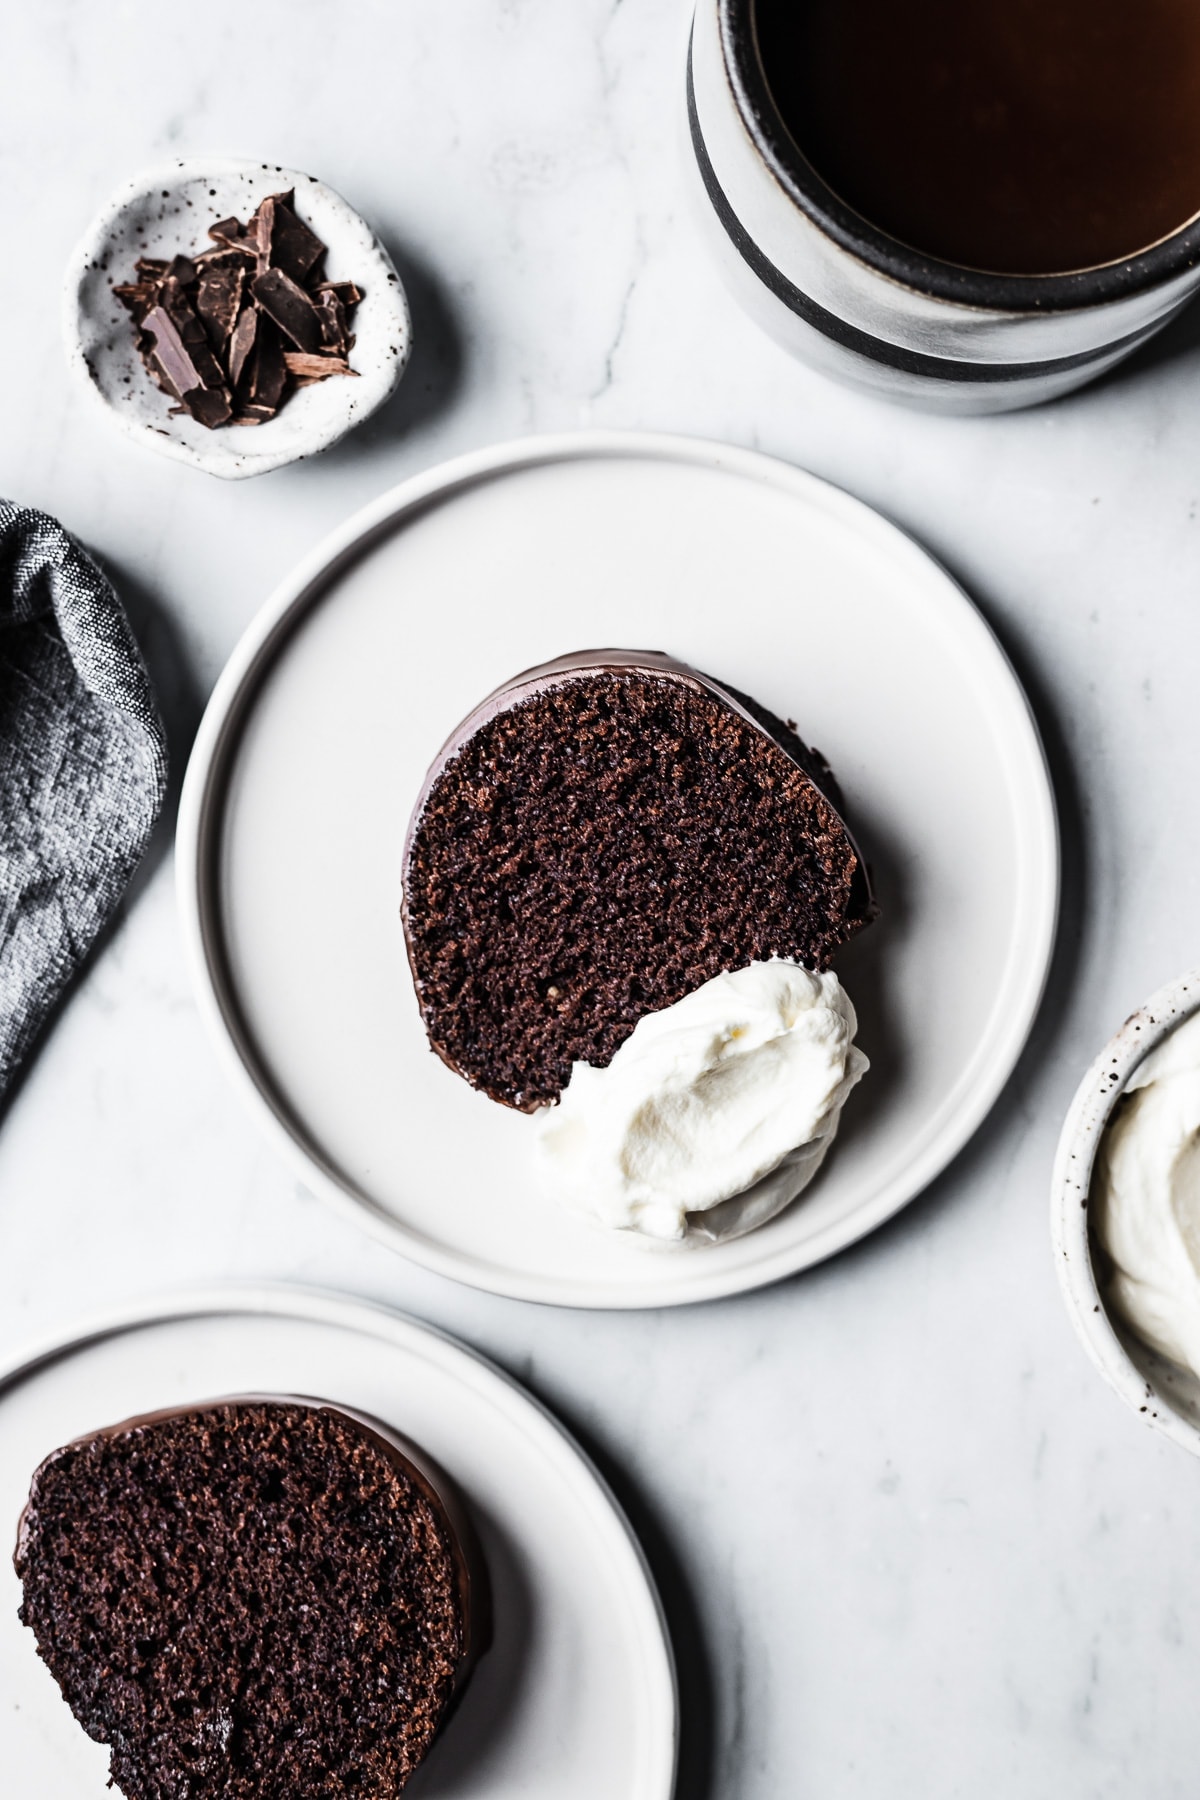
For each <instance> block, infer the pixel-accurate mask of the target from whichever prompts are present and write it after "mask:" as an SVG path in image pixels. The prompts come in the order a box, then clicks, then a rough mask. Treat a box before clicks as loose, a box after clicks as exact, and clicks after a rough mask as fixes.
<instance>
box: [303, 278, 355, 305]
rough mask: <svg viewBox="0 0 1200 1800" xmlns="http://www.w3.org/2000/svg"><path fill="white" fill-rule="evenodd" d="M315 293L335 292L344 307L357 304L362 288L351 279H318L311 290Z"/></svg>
mask: <svg viewBox="0 0 1200 1800" xmlns="http://www.w3.org/2000/svg"><path fill="white" fill-rule="evenodd" d="M312 292H313V295H314V297H315V296H316V295H317V294H336V295H337V297H338V299H339V300H340V301H341V303H342V305H343V306H345V307H351V306H357V305H358V303H359V301H360V300H361V299H362V289H361V288H357V287H355V285H354V283H353V282H352V281H319V282H318V283H317V285H316V287H315V288H313V290H312Z"/></svg>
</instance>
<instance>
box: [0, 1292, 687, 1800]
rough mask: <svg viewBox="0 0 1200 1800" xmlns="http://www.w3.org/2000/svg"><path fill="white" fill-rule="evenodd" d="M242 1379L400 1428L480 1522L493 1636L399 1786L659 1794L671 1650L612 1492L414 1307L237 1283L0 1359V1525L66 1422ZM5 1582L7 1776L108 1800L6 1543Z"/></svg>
mask: <svg viewBox="0 0 1200 1800" xmlns="http://www.w3.org/2000/svg"><path fill="white" fill-rule="evenodd" d="M247 1392H250V1393H297V1394H314V1395H319V1396H321V1397H322V1398H324V1399H329V1400H334V1401H342V1402H344V1403H346V1404H350V1405H353V1406H356V1407H360V1408H361V1409H362V1410H363V1411H364V1412H368V1413H372V1414H374V1415H375V1417H377V1418H380V1419H382V1420H384V1421H385V1422H386V1423H387V1424H389V1425H393V1426H395V1427H396V1428H397V1429H398V1430H399V1431H402V1432H404V1433H405V1434H406V1435H408V1436H410V1437H411V1438H413V1439H414V1440H415V1441H416V1442H417V1443H418V1444H420V1445H422V1446H423V1447H424V1448H425V1449H426V1450H428V1451H429V1453H430V1455H431V1456H432V1457H433V1458H434V1459H435V1460H436V1461H437V1462H438V1463H440V1464H441V1466H442V1467H443V1468H444V1469H445V1470H446V1471H447V1473H448V1474H450V1475H451V1476H452V1478H453V1479H454V1481H455V1482H456V1483H457V1484H458V1487H459V1488H460V1490H461V1491H462V1493H463V1495H464V1497H465V1498H466V1501H467V1503H468V1505H469V1507H470V1510H471V1515H472V1518H473V1519H474V1521H475V1524H476V1526H477V1528H478V1530H479V1535H480V1538H481V1541H482V1545H483V1551H484V1556H485V1558H486V1561H487V1565H488V1573H489V1576H490V1579H491V1583H492V1598H493V1606H494V1611H495V1626H494V1637H493V1642H492V1646H491V1648H490V1649H489V1650H488V1652H487V1653H486V1655H485V1656H484V1657H483V1658H482V1660H481V1661H480V1663H479V1665H478V1667H477V1668H476V1669H475V1671H474V1673H473V1674H472V1676H471V1681H470V1684H469V1686H468V1687H467V1689H466V1691H465V1693H464V1695H463V1699H462V1703H461V1705H460V1707H459V1708H458V1710H457V1712H456V1713H455V1715H454V1717H453V1718H452V1719H451V1720H450V1721H449V1722H448V1724H447V1726H446V1730H445V1734H444V1736H442V1737H441V1738H439V1739H438V1741H437V1742H436V1743H435V1744H434V1747H433V1749H432V1750H431V1751H430V1753H429V1757H428V1760H427V1761H426V1762H425V1764H424V1765H423V1766H422V1767H421V1769H419V1770H418V1772H417V1774H416V1775H415V1776H414V1777H413V1780H412V1781H411V1782H410V1783H409V1785H408V1787H407V1788H406V1789H405V1796H406V1800H408V1797H409V1796H411V1797H412V1800H418V1797H420V1800H451V1797H452V1800H473V1797H475V1796H478V1800H563V1796H564V1795H566V1794H569V1795H571V1796H572V1800H615V1797H616V1796H620V1800H670V1796H671V1791H672V1787H673V1784H674V1770H675V1748H676V1736H677V1718H676V1711H677V1708H676V1696H675V1679H674V1666H673V1663H672V1659H671V1651H670V1646H669V1644H668V1642H667V1638H666V1632H665V1626H664V1623H663V1618H662V1613H661V1610H660V1608H659V1604H658V1599H657V1596H656V1594H655V1591H654V1587H653V1583H652V1580H651V1576H650V1573H649V1570H648V1569H647V1567H646V1564H645V1561H644V1559H643V1557H642V1554H641V1551H640V1549H639V1548H638V1545H637V1543H636V1542H635V1540H634V1538H633V1535H632V1533H631V1532H630V1529H629V1526H628V1525H627V1523H626V1521H625V1519H624V1517H623V1515H622V1514H621V1512H620V1510H619V1508H618V1506H617V1504H616V1501H615V1500H614V1499H613V1497H612V1495H611V1494H610V1493H609V1491H608V1489H607V1488H606V1487H605V1485H604V1482H603V1481H602V1480H601V1478H600V1476H599V1475H598V1474H597V1473H596V1471H595V1469H593V1468H592V1466H591V1465H590V1463H589V1462H588V1461H587V1459H586V1458H585V1457H584V1455H583V1453H582V1452H581V1451H580V1450H579V1449H578V1447H577V1446H576V1445H575V1444H574V1443H573V1442H572V1441H571V1439H570V1438H569V1437H568V1436H567V1434H566V1433H565V1432H564V1431H563V1429H562V1428H561V1426H559V1425H558V1424H556V1422H555V1421H554V1420H553V1419H552V1418H551V1417H550V1415H549V1414H548V1413H547V1412H545V1411H544V1410H543V1408H542V1407H540V1406H539V1405H538V1404H537V1403H536V1402H535V1401H534V1400H532V1399H530V1397H529V1396H528V1395H527V1394H525V1393H524V1392H523V1391H522V1390H521V1389H520V1388H519V1387H517V1386H516V1384H515V1383H514V1382H512V1381H510V1380H509V1379H508V1378H507V1376H504V1375H502V1374H501V1373H500V1372H499V1371H498V1370H497V1369H494V1368H492V1367H491V1365H490V1364H488V1363H485V1362H483V1361H482V1360H481V1359H480V1358H479V1357H478V1356H475V1355H473V1354H472V1353H471V1352H470V1351H468V1350H464V1349H463V1348H462V1347H461V1346H460V1345H458V1344H456V1343H454V1342H453V1341H452V1340H451V1339H450V1338H447V1337H444V1336H442V1334H441V1333H440V1332H436V1331H432V1330H430V1329H429V1328H428V1327H427V1326H424V1325H419V1324H417V1322H416V1321H415V1320H413V1319H407V1318H403V1317H400V1316H398V1315H397V1314H395V1313H390V1312H385V1311H383V1310H382V1309H379V1308H376V1307H372V1306H368V1305H366V1304H365V1303H363V1302H360V1301H352V1300H347V1299H343V1298H341V1297H340V1296H335V1295H331V1294H316V1293H311V1292H306V1291H304V1290H301V1289H288V1288H234V1289H224V1290H219V1291H216V1292H205V1293H195V1294H181V1295H176V1296H174V1297H173V1298H171V1299H169V1300H165V1301H163V1302H161V1303H159V1304H155V1305H150V1306H144V1307H141V1308H139V1309H137V1310H132V1309H131V1310H128V1311H126V1312H123V1313H121V1314H116V1315H112V1316H110V1317H107V1318H104V1319H101V1320H97V1321H94V1322H92V1323H91V1324H89V1325H88V1326H87V1327H86V1328H85V1329H84V1330H82V1331H81V1333H80V1334H79V1335H78V1336H76V1337H74V1338H73V1339H71V1340H69V1341H66V1342H56V1343H54V1344H50V1345H44V1346H41V1347H39V1348H38V1349H37V1350H36V1351H34V1352H33V1353H32V1354H30V1355H27V1356H25V1357H23V1358H22V1359H21V1362H20V1363H19V1364H18V1365H17V1366H15V1367H13V1368H10V1369H9V1370H8V1371H6V1372H3V1373H0V1530H7V1531H8V1532H9V1534H10V1536H11V1537H12V1539H13V1540H14V1541H15V1536H16V1527H17V1519H18V1517H19V1514H20V1510H21V1507H22V1506H23V1504H24V1501H25V1496H26V1493H27V1490H28V1486H29V1479H30V1476H31V1475H32V1473H33V1470H34V1469H35V1468H36V1467H37V1464H38V1463H39V1462H40V1461H41V1459H42V1457H43V1456H45V1455H47V1454H48V1453H49V1452H50V1451H51V1450H54V1449H56V1448H57V1447H58V1445H60V1444H64V1443H66V1442H67V1441H68V1440H69V1439H70V1438H72V1437H76V1436H79V1435H80V1434H82V1433H83V1432H86V1431H89V1430H92V1429H94V1428H96V1427H98V1426H101V1425H106V1424H112V1423H115V1422H116V1421H117V1420H118V1419H123V1418H128V1417H129V1416H130V1415H131V1414H134V1413H139V1412H145V1411H148V1410H151V1409H153V1408H156V1407H160V1406H174V1405H178V1404H181V1403H184V1402H187V1401H190V1400H205V1399H212V1398H215V1397H217V1396H219V1395H222V1394H235V1393H247ZM5 1522H6V1523H5ZM0 1589H2V1592H0V1694H2V1695H3V1697H4V1704H3V1706H2V1707H0V1768H3V1770H4V1775H5V1780H4V1791H5V1792H6V1793H11V1794H26V1795H35V1794H36V1795H37V1796H38V1800H88V1796H93V1795H94V1796H95V1800H103V1796H104V1795H105V1793H106V1792H107V1789H106V1785H105V1784H106V1781H107V1777H108V1751H107V1749H106V1748H105V1747H104V1746H103V1745H101V1744H94V1743H92V1741H91V1740H90V1739H89V1738H88V1737H86V1736H85V1735H84V1733H83V1731H82V1730H81V1729H80V1727H79V1726H78V1725H77V1724H76V1723H75V1721H74V1719H73V1718H72V1717H71V1714H70V1712H69V1711H68V1708H67V1706H66V1703H65V1701H64V1700H63V1699H62V1696H61V1695H60V1694H59V1691H58V1688H57V1686H56V1685H55V1683H54V1680H53V1678H52V1676H51V1675H50V1673H49V1671H48V1670H47V1668H46V1667H45V1665H44V1664H43V1663H42V1662H41V1660H40V1658H39V1657H38V1655H37V1652H36V1649H35V1647H34V1640H33V1634H32V1632H30V1631H26V1630H25V1629H24V1627H22V1626H21V1625H19V1624H18V1623H17V1617H16V1612H17V1607H18V1605H19V1604H20V1584H19V1582H18V1581H17V1578H16V1575H15V1574H14V1572H13V1567H12V1562H11V1558H10V1556H9V1555H8V1553H7V1552H6V1553H5V1554H4V1555H3V1556H0ZM614 1727H616V1728H614Z"/></svg>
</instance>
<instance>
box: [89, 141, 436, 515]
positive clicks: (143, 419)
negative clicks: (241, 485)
mask: <svg viewBox="0 0 1200 1800" xmlns="http://www.w3.org/2000/svg"><path fill="white" fill-rule="evenodd" d="M197 183H200V184H203V185H208V184H210V183H221V184H224V187H223V189H222V191H223V192H227V191H228V188H229V187H230V186H231V185H233V184H235V183H244V184H246V185H247V187H248V188H249V190H250V194H251V195H252V196H253V203H254V204H257V201H258V199H261V198H262V197H263V196H264V195H265V194H268V193H278V192H280V191H282V190H286V189H287V188H290V187H295V188H296V189H298V190H299V201H300V211H301V215H302V216H303V217H304V219H305V220H306V222H307V223H309V224H311V226H312V228H313V229H314V230H315V231H316V232H317V233H318V235H319V236H321V237H322V238H324V239H325V241H326V242H327V243H328V244H329V245H330V249H331V250H335V248H337V239H338V238H339V237H340V238H342V239H343V240H345V241H347V242H349V244H350V245H351V256H352V260H353V261H354V268H353V269H351V268H350V267H345V268H343V267H342V266H341V260H342V258H341V252H340V249H339V250H338V261H337V264H336V266H335V268H334V270H333V271H332V273H333V274H334V278H335V279H343V278H357V280H358V282H359V285H360V286H361V287H362V289H363V302H362V304H361V305H360V306H359V307H358V309H357V310H356V313H355V318H354V330H355V335H356V338H357V342H356V344H355V348H354V350H353V351H352V352H351V364H352V366H354V367H355V368H356V371H357V374H356V378H355V379H353V380H350V379H348V378H345V377H338V378H331V379H330V380H329V381H326V382H323V383H321V384H320V385H319V386H317V387H309V388H305V389H303V390H302V391H301V392H300V393H298V394H293V395H292V396H291V398H290V399H289V401H288V403H287V405H286V406H285V407H283V408H281V410H280V413H279V415H278V417H277V418H275V419H272V420H270V421H269V422H268V423H267V424H265V425H260V426H256V427H255V428H253V429H252V430H248V429H246V428H244V427H232V428H230V427H225V428H222V429H220V430H217V431H206V430H205V428H204V427H203V426H200V425H197V424H196V423H195V422H194V421H193V420H190V419H186V420H183V419H172V418H171V417H170V414H169V410H168V409H169V404H170V403H169V401H168V398H167V396H166V395H165V394H163V393H161V392H160V391H159V390H158V389H157V388H156V387H154V385H153V383H152V382H151V380H150V377H149V375H147V374H146V373H145V371H144V369H143V368H142V365H141V360H140V358H139V357H138V356H137V352H136V349H135V348H134V343H133V330H132V322H131V321H129V320H127V319H126V318H124V317H123V316H122V317H121V318H120V319H119V320H118V316H117V314H116V313H113V312H111V311H109V312H108V313H107V316H106V317H105V318H104V319H101V317H100V315H99V309H98V306H97V303H96V292H95V287H96V284H95V280H94V277H95V275H96V272H97V270H103V271H104V273H105V275H106V278H108V279H109V280H112V279H120V278H121V277H122V275H124V274H125V263H126V262H128V264H129V268H128V275H129V277H132V274H133V267H132V264H133V255H134V251H133V248H132V246H131V245H130V246H127V247H125V248H122V247H121V246H120V239H121V236H122V232H123V228H124V229H129V228H131V226H132V221H133V220H134V219H136V217H137V215H138V212H139V210H141V209H144V208H145V207H146V206H147V203H148V202H150V201H151V200H153V199H157V198H160V197H161V198H168V197H170V198H175V197H177V196H178V194H179V193H180V192H181V191H183V190H185V189H187V188H188V187H190V186H192V185H194V184H197ZM243 204H244V203H243ZM229 210H230V207H229V206H225V207H224V208H222V207H221V206H219V205H218V207H217V208H216V210H215V211H214V213H213V216H214V218H217V217H220V216H222V212H225V213H228V211H229ZM239 216H241V215H240V214H239ZM331 233H332V238H331ZM165 235H166V236H167V238H168V239H169V240H171V241H168V242H166V243H160V244H158V245H157V248H158V249H160V250H164V251H166V250H182V251H187V250H188V249H189V248H190V249H193V250H194V249H196V248H197V247H199V245H201V244H203V242H204V227H203V225H201V227H200V229H199V231H198V232H197V233H196V234H195V237H194V238H193V239H192V241H191V242H190V243H188V242H183V243H176V242H174V241H173V234H172V232H171V231H170V228H167V229H166V232H165ZM155 247H156V246H155V245H154V243H153V242H152V241H151V242H146V243H145V244H143V245H142V246H141V250H142V253H147V252H148V253H150V254H153V252H154V249H155ZM110 263H115V264H116V266H115V267H113V268H112V269H111V271H110ZM118 306H119V303H118ZM62 324H63V336H64V340H65V343H66V349H67V355H68V360H69V362H70V365H71V367H72V369H73V370H74V372H75V374H76V376H77V377H78V379H79V381H80V383H81V384H82V386H83V387H84V388H85V389H86V390H87V392H88V393H89V394H90V395H91V397H92V399H93V401H94V402H95V403H96V404H97V405H99V406H100V407H101V408H102V409H103V411H104V412H105V414H106V415H107V416H108V417H109V418H110V419H111V420H113V421H114V422H115V423H116V424H117V425H118V426H119V427H120V429H121V430H122V431H123V432H124V433H125V434H126V436H128V437H131V438H133V439H135V440H136V441H137V442H139V443H141V444H143V445H145V446H147V447H148V448H150V449H153V450H156V451H157V452H158V453H159V454H160V455H161V456H168V457H171V458H173V459H174V460H175V461H178V462H184V463H187V464H189V465H190V466H191V467H192V468H197V469H203V470H204V471H205V472H206V473H207V474H210V475H217V476H220V477H222V478H224V479H227V480H239V479H243V478H245V477H247V476H251V475H262V474H266V473H267V472H268V471H269V470H271V469H278V468H282V467H284V466H285V465H286V464H288V463H293V462H297V461H299V460H301V459H302V458H304V457H309V456H315V455H316V454H317V453H318V452H320V451H322V450H327V449H329V448H330V446H331V445H333V444H336V443H338V442H339V441H340V440H341V439H342V438H344V437H345V436H346V434H347V433H348V432H349V431H352V430H353V429H354V427H355V426H356V425H360V424H361V423H362V422H363V420H364V419H367V418H369V417H370V416H371V414H372V413H374V412H376V411H377V410H378V408H379V407H381V406H382V405H383V404H384V402H385V401H386V400H387V399H388V398H389V397H390V396H391V394H392V393H393V392H394V391H395V389H396V386H397V384H398V383H399V381H400V378H401V376H402V375H403V373H404V370H405V368H406V366H407V363H408V359H409V355H410V352H411V349H412V319H411V315H410V312H409V306H408V299H407V296H406V294H405V291H404V285H403V283H402V281H401V280H400V277H399V275H398V273H397V272H396V267H395V264H394V263H393V262H392V259H391V257H390V256H389V255H388V252H387V250H386V249H385V248H384V245H383V244H382V242H381V241H380V239H379V237H378V235H377V234H376V233H375V232H374V231H373V230H372V228H371V227H370V225H368V224H367V222H366V220H365V219H364V218H363V217H362V215H361V214H360V213H358V212H356V211H355V209H354V208H353V207H352V206H351V205H350V204H349V202H348V201H347V200H344V199H343V198H342V196H341V195H340V194H339V193H337V192H336V190H335V189H333V188H331V187H329V186H327V185H326V183H325V182H323V181H319V180H318V179H317V177H316V176H314V175H307V174H305V173H303V172H302V171H301V170H298V169H290V168H287V167H285V166H284V165H282V164H279V163H271V162H264V161H263V160H262V159H261V158H251V157H229V156H187V157H174V158H172V159H171V161H169V162H166V163H160V164H157V165H155V166H154V167H153V168H148V169H143V170H141V171H139V173H138V174H136V175H134V176H132V177H131V178H130V179H129V180H128V181H126V182H125V183H124V184H123V185H122V186H121V187H120V188H119V189H118V190H117V191H116V193H115V194H113V195H112V197H111V198H110V199H109V200H108V201H107V202H106V203H105V205H104V207H103V208H102V209H101V211H100V212H99V213H98V214H97V215H96V217H95V218H94V219H93V220H92V222H91V224H90V225H89V226H88V228H87V230H86V231H85V233H84V234H83V236H82V238H81V239H80V240H79V243H78V244H77V245H76V247H75V250H74V251H73V253H72V255H71V257H70V260H69V262H68V264H67V269H66V274H65V277H64V285H63V317H62ZM118 327H120V329H119V328H118ZM123 334H127V335H123ZM106 340H107V341H106ZM102 358H105V359H108V362H110V363H111V364H112V368H113V369H115V368H116V367H118V366H121V367H124V368H125V369H127V370H128V371H130V373H131V375H132V380H131V382H130V384H129V385H130V388H131V394H130V402H131V403H130V404H129V405H125V404H122V403H121V400H120V399H119V398H118V397H115V396H114V395H113V394H111V393H109V392H106V391H105V388H104V385H103V382H102V376H101V373H100V372H98V365H99V364H100V362H101V359H102ZM111 379H112V374H111V371H109V380H110V385H111ZM315 396H319V398H314V397H315ZM248 440H252V441H248Z"/></svg>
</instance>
